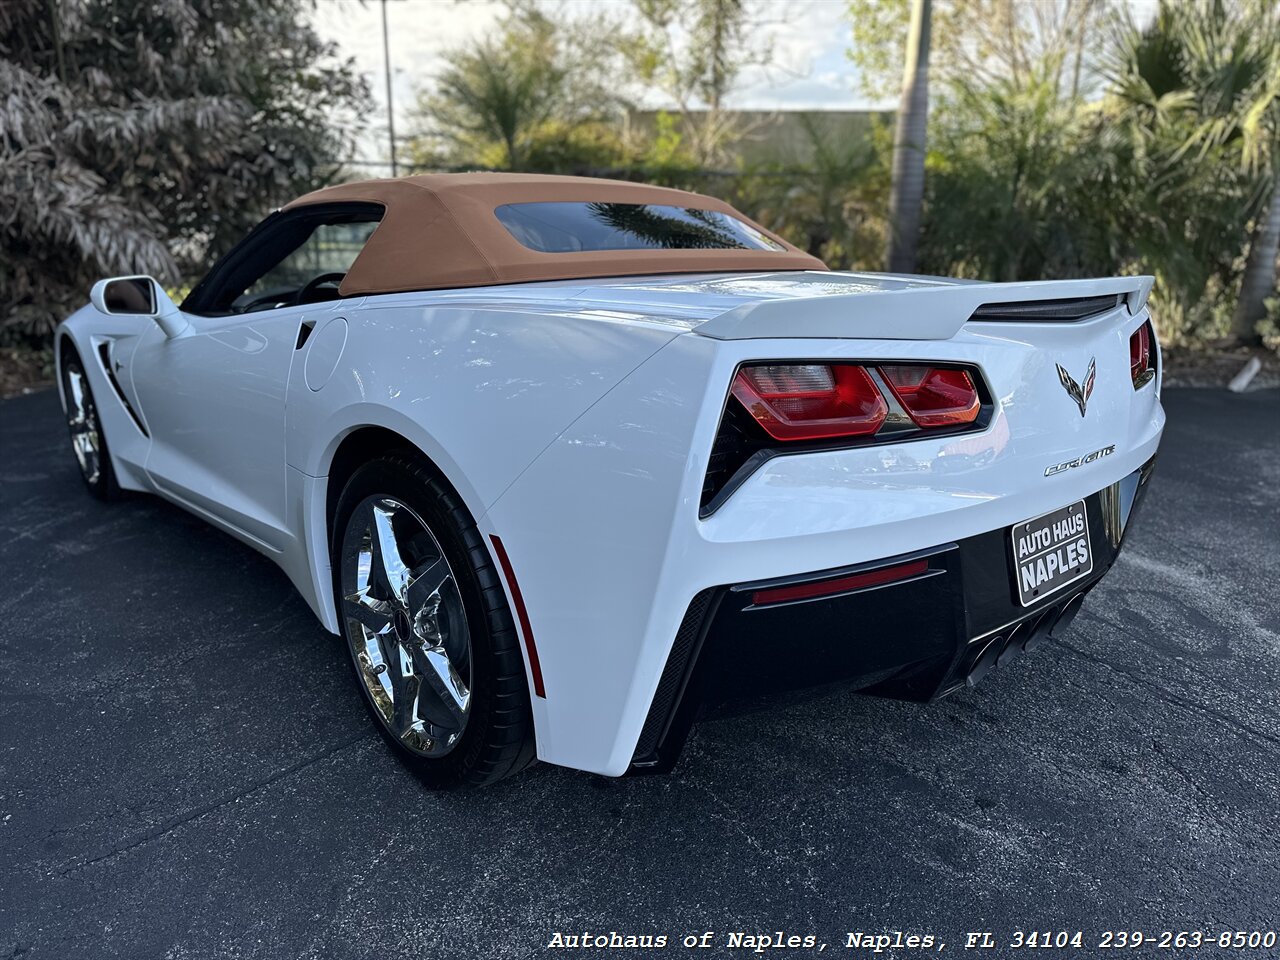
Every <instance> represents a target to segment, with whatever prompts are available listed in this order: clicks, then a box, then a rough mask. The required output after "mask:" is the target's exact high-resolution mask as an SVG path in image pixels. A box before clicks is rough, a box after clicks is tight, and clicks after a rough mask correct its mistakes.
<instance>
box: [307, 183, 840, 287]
mask: <svg viewBox="0 0 1280 960" xmlns="http://www.w3.org/2000/svg"><path fill="white" fill-rule="evenodd" d="M540 201H543V202H547V201H561V202H566V201H567V202H572V201H577V202H589V203H636V204H667V205H671V206H679V207H688V208H691V209H695V210H715V211H719V212H721V213H726V214H730V215H732V216H735V217H737V218H738V219H740V220H742V221H744V222H745V223H748V224H751V226H753V227H755V228H756V229H757V230H759V231H760V232H761V233H763V234H765V235H766V236H768V237H770V238H771V239H773V240H775V241H777V242H778V243H779V244H781V245H782V247H783V249H782V250H713V249H677V250H671V249H644V250H584V251H575V252H568V253H542V252H539V251H536V250H530V249H529V248H528V247H526V246H524V245H523V244H522V243H520V242H519V241H518V240H516V238H515V237H513V236H512V235H511V234H510V233H509V232H508V231H507V229H506V227H504V226H503V225H502V223H501V222H500V221H499V220H498V218H497V216H496V215H495V214H494V210H495V209H496V208H498V207H500V206H502V205H503V204H508V203H537V202H540ZM342 202H348V203H377V204H381V205H382V207H383V208H384V210H385V213H384V214H383V217H382V221H381V222H380V223H379V224H378V226H377V228H376V229H375V230H374V231H373V235H372V236H371V237H370V238H369V242H368V243H366V244H365V246H364V249H363V250H361V251H360V254H359V256H357V257H356V259H355V262H354V263H353V264H352V265H351V269H350V270H349V271H348V272H347V275H346V277H345V278H344V279H343V281H342V285H341V287H340V288H339V292H340V293H341V294H342V295H343V296H351V295H357V294H373V293H394V292H397V291H404V290H438V289H444V288H450V287H477V286H488V285H493V284H500V283H521V282H526V281H532V280H573V279H578V278H583V277H619V276H637V275H641V274H651V273H714V272H720V271H757V270H826V269H827V267H826V264H824V263H823V262H822V261H821V260H819V259H817V258H816V257H811V256H809V254H807V253H805V252H803V251H802V250H799V249H797V248H796V247H794V246H792V245H791V244H789V243H787V242H786V241H785V240H783V239H782V238H781V237H779V236H778V235H777V234H775V233H773V232H771V231H769V230H766V229H764V227H761V226H760V225H759V224H757V223H752V221H750V220H748V219H747V218H746V217H744V216H743V215H742V214H741V213H739V212H738V211H737V210H734V209H733V207H731V206H729V205H728V204H727V203H725V202H723V201H721V200H716V199H715V198H713V197H706V196H703V195H702V194H698V193H689V192H687V191H684V190H672V189H668V188H666V187H653V186H649V185H647V184H642V183H628V182H626V181H622V180H599V179H595V178H592V177H554V176H544V175H538V174H520V173H446V174H428V175H423V176H415V177H400V178H398V179H394V180H364V181H361V182H358V183H343V184H338V185H336V186H332V187H325V188H324V189H323V190H316V191H315V192H313V193H308V194H306V195H304V196H302V197H299V198H298V199H297V200H295V201H293V203H291V204H289V205H288V206H287V207H286V208H285V209H286V210H292V209H295V208H297V207H301V206H305V205H308V204H313V203H342Z"/></svg>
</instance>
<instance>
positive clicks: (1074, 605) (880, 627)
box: [629, 458, 1155, 774]
mask: <svg viewBox="0 0 1280 960" xmlns="http://www.w3.org/2000/svg"><path fill="white" fill-rule="evenodd" d="M1154 462H1155V461H1154V458H1152V460H1149V461H1148V462H1147V463H1145V464H1144V465H1143V466H1142V467H1141V468H1140V469H1139V470H1136V471H1134V472H1133V473H1132V474H1130V475H1129V476H1126V477H1124V478H1122V479H1121V480H1120V481H1119V482H1117V483H1114V484H1111V485H1110V486H1108V487H1105V488H1103V489H1102V490H1099V491H1097V492H1096V493H1093V494H1091V495H1090V496H1088V497H1087V498H1086V509H1087V512H1088V524H1089V533H1090V540H1091V542H1092V545H1093V555H1094V567H1093V570H1092V572H1091V573H1090V574H1089V575H1088V576H1087V577H1085V578H1083V579H1081V580H1079V581H1077V582H1075V583H1072V584H1070V585H1069V586H1067V587H1065V588H1063V589H1062V590H1060V591H1059V592H1057V593H1054V594H1052V595H1050V596H1048V597H1045V598H1044V599H1043V600H1040V601H1038V602H1036V603H1034V604H1032V605H1031V606H1029V607H1023V606H1022V605H1021V604H1020V603H1019V599H1018V595H1017V589H1016V587H1015V586H1014V569H1013V568H1014V564H1013V561H1012V557H1011V553H1010V549H1009V543H1010V530H1009V528H1008V527H1004V528H1000V529H996V530H991V531H988V532H986V533H982V534H979V535H977V536H972V537H968V538H965V539H962V540H959V541H957V542H954V543H946V544H940V545H938V546H936V547H932V548H929V549H926V550H920V551H915V552H913V553H909V554H903V555H899V556H894V557H886V558H884V559H881V560H876V561H873V562H870V563H863V564H858V565H856V566H852V567H847V568H841V569H835V570H830V569H829V570H821V571H815V572H813V573H811V574H806V575H803V576H798V577H789V578H785V579H781V580H768V581H758V582H752V583H743V584H729V585H723V586H717V587H712V588H709V589H707V590H703V591H701V592H700V593H698V594H697V596H695V597H694V598H693V601H692V602H691V603H690V604H689V607H688V610H687V611H686V613H685V616H684V620H683V621H682V623H681V625H680V629H679V631H678V633H677V635H676V639H675V642H674V644H673V645H672V648H671V652H670V654H669V656H668V658H667V663H666V665H665V667H664V669H663V672H662V676H661V679H660V681H659V683H658V688H657V691H656V693H655V695H654V698H653V701H652V703H651V705H650V708H649V712H648V714H647V716H646V719H645V723H644V727H643V729H642V731H641V734H640V739H639V742H638V744H637V746H636V750H635V753H634V755H633V757H632V762H631V766H630V769H629V772H630V773H633V774H643V773H662V772H666V771H669V770H670V769H671V768H672V767H673V766H674V764H675V762H676V760H677V759H678V758H679V755H680V751H681V749H682V748H683V746H684V742H685V739H686V737H687V735H688V732H689V729H690V727H691V726H692V724H693V723H694V722H695V720H696V719H697V718H698V717H699V716H700V715H702V714H704V713H706V712H708V711H714V710H717V709H723V708H725V707H732V708H741V707H743V706H746V707H748V708H750V707H760V706H763V705H765V704H768V703H770V702H772V701H775V700H776V699H777V698H779V697H780V696H785V695H787V694H789V693H794V692H795V691H801V690H813V689H822V688H827V687H830V686H833V685H838V686H844V687H847V688H851V689H860V690H863V691H864V692H867V693H872V694H876V695H880V696H888V697H895V698H899V699H907V700H916V701H929V700H933V699H936V698H938V697H942V696H946V695H947V694H949V693H952V692H954V691H955V690H958V689H960V688H962V687H964V686H966V685H969V686H971V685H973V684H974V683H976V682H977V681H978V680H979V679H981V677H982V676H983V675H985V674H986V673H987V672H989V671H990V670H991V669H992V668H993V667H996V666H1002V665H1004V664H1006V663H1007V662H1008V661H1009V660H1011V659H1013V658H1014V657H1016V656H1017V655H1018V654H1020V653H1022V652H1024V651H1027V650H1031V649H1033V648H1034V647H1035V646H1037V645H1038V644H1040V643H1041V642H1043V640H1044V639H1045V638H1046V637H1049V636H1052V635H1057V634H1058V633H1060V632H1061V631H1062V630H1064V629H1065V628H1066V627H1067V626H1068V625H1069V624H1070V622H1071V620H1072V619H1073V618H1074V617H1075V615H1076V613H1077V612H1078V611H1079V609H1080V606H1081V603H1082V601H1083V599H1084V596H1085V594H1087V593H1088V592H1089V591H1090V590H1091V589H1093V587H1094V586H1095V585H1096V584H1097V583H1098V581H1099V580H1100V579H1101V578H1102V576H1103V575H1104V574H1105V573H1106V572H1107V570H1109V569H1110V567H1111V565H1112V563H1113V562H1114V561H1115V558H1116V556H1117V555H1118V554H1119V551H1120V547H1121V544H1122V541H1123V538H1124V533H1125V531H1126V529H1127V528H1128V526H1129V524H1130V523H1131V522H1132V520H1133V515H1134V512H1135V511H1136V509H1137V506H1138V504H1139V503H1140V502H1141V499H1142V496H1143V494H1144V493H1145V490H1146V484H1147V480H1148V478H1149V476H1150V474H1151V470H1152V468H1153V465H1154ZM887 567H903V568H904V569H906V570H908V571H910V573H909V575H907V576H905V577H904V578H902V579H897V580H895V581H894V582H891V583H887V584H883V585H872V586H864V587H855V588H853V589H851V590H849V591H848V592H844V593H839V594H836V595H827V596H822V597H818V598H814V599H800V600H795V601H791V602H785V603H773V604H768V605H761V604H757V603H755V602H754V595H755V594H756V593H757V592H758V591H761V590H777V589H778V588H782V587H788V586H796V585H800V584H805V583H809V582H812V581H826V580H830V579H832V578H836V577H854V578H856V575H857V574H860V573H865V572H867V571H871V570H881V569H884V568H887Z"/></svg>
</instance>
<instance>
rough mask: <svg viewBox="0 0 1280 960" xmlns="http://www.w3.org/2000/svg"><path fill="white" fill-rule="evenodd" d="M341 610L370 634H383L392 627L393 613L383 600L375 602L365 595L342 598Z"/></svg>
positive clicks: (359, 594) (389, 605) (358, 594)
mask: <svg viewBox="0 0 1280 960" xmlns="http://www.w3.org/2000/svg"><path fill="white" fill-rule="evenodd" d="M342 609H343V611H344V612H345V613H346V615H347V616H348V617H350V618H351V619H352V620H355V621H357V622H358V623H359V624H360V625H361V626H363V627H364V628H365V629H366V630H368V631H369V632H370V633H383V632H384V631H386V630H389V629H390V628H391V627H392V619H393V617H394V611H393V610H392V607H391V604H389V603H387V601H385V600H375V599H373V597H371V596H369V595H368V594H367V593H357V594H352V595H351V596H349V597H344V598H343V604H342Z"/></svg>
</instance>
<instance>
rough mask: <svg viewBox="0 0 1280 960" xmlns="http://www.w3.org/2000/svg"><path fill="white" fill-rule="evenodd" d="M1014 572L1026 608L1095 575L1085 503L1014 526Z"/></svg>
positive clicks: (1020, 597) (1078, 503) (1075, 504)
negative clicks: (1084, 578) (1069, 585)
mask: <svg viewBox="0 0 1280 960" xmlns="http://www.w3.org/2000/svg"><path fill="white" fill-rule="evenodd" d="M1012 537H1013V568H1014V570H1015V571H1016V573H1015V574H1014V579H1015V580H1016V581H1017V583H1018V599H1019V600H1020V601H1021V602H1022V605H1023V606H1024V607H1029V606H1031V605H1032V604H1033V603H1035V602H1037V601H1039V600H1042V599H1044V598H1045V597H1047V596H1049V594H1051V593H1056V592H1057V591H1059V590H1061V589H1062V588H1063V587H1065V586H1067V585H1068V584H1072V583H1075V582H1076V581H1077V580H1079V579H1080V578H1081V577H1086V576H1088V575H1089V574H1090V573H1091V572H1092V571H1093V548H1092V547H1091V546H1090V544H1089V515H1088V513H1087V512H1086V511H1085V506H1084V501H1083V500H1079V501H1077V502H1076V503H1073V504H1071V505H1070V506H1069V507H1063V508H1062V509H1060V510H1054V511H1053V512H1052V513H1046V514H1045V515H1044V516H1041V517H1036V518H1035V519H1033V520H1025V521H1023V522H1022V523H1019V524H1017V525H1016V526H1014V528H1013V530H1012Z"/></svg>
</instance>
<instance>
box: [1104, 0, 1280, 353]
mask: <svg viewBox="0 0 1280 960" xmlns="http://www.w3.org/2000/svg"><path fill="white" fill-rule="evenodd" d="M1127 34H1128V35H1127V37H1123V38H1122V42H1121V44H1120V58H1119V63H1118V64H1117V65H1116V66H1115V68H1114V69H1113V73H1112V81H1113V91H1114V92H1115V93H1116V94H1117V95H1118V96H1119V97H1120V98H1121V99H1122V100H1124V101H1126V102H1127V103H1128V105H1129V111H1128V113H1129V122H1130V123H1131V125H1132V127H1133V129H1134V130H1135V131H1137V132H1139V134H1140V135H1142V136H1144V137H1147V138H1153V139H1157V140H1159V139H1164V140H1165V141H1166V142H1167V143H1168V146H1169V149H1168V158H1169V160H1170V165H1169V172H1170V174H1171V175H1172V176H1173V177H1174V178H1175V179H1178V180H1181V181H1183V184H1182V186H1183V192H1184V193H1185V194H1187V195H1190V194H1192V193H1195V192H1197V191H1202V190H1204V189H1206V187H1208V186H1212V185H1213V184H1212V183H1211V181H1217V183H1218V184H1219V185H1224V186H1225V187H1226V188H1227V190H1226V191H1225V193H1224V194H1223V198H1224V199H1230V200H1232V201H1233V202H1230V203H1228V205H1227V209H1224V210H1223V211H1221V213H1220V214H1219V216H1215V217H1210V218H1209V220H1200V221H1198V222H1197V223H1195V224H1194V225H1192V226H1190V227H1189V229H1188V234H1190V233H1191V232H1192V231H1194V232H1195V233H1196V234H1199V235H1200V238H1201V239H1207V240H1216V239H1218V238H1214V237H1212V236H1210V235H1211V234H1212V233H1213V232H1214V226H1215V222H1216V221H1218V220H1219V218H1220V217H1225V218H1227V219H1229V220H1230V221H1231V222H1232V223H1233V227H1232V229H1233V230H1234V235H1233V236H1231V235H1228V236H1227V237H1225V238H1222V239H1225V240H1226V243H1225V244H1217V243H1216V242H1215V243H1212V244H1211V245H1212V246H1214V247H1216V248H1217V249H1218V252H1219V254H1220V255H1221V256H1222V257H1223V258H1224V259H1225V260H1226V261H1227V262H1231V261H1235V259H1236V258H1237V257H1238V255H1239V253H1240V252H1241V251H1244V250H1247V258H1246V263H1245V269H1244V273H1243V275H1239V274H1237V273H1236V270H1237V269H1238V268H1236V267H1235V266H1234V265H1233V266H1231V267H1230V268H1229V269H1228V270H1227V271H1226V272H1227V273H1228V274H1229V275H1230V276H1232V277H1234V276H1240V296H1239V299H1238V300H1237V303H1236V307H1235V310H1234V312H1233V317H1232V324H1231V332H1232V334H1233V336H1234V337H1235V338H1236V339H1238V340H1240V341H1242V342H1256V341H1257V339H1258V332H1257V324H1258V321H1259V320H1260V319H1262V317H1263V316H1264V314H1265V307H1264V304H1263V301H1264V300H1265V299H1266V297H1267V296H1269V295H1270V293H1271V291H1272V290H1274V289H1275V285H1276V253H1277V247H1278V246H1280V189H1277V184H1278V183H1280V16H1278V15H1277V8H1276V7H1275V6H1274V5H1273V4H1272V3H1271V2H1270V0H1237V2H1234V3H1228V2H1226V0H1212V2H1206V3H1185V4H1184V3H1173V2H1169V0H1164V2H1162V3H1161V5H1160V10H1159V12H1158V14H1157V16H1156V18H1155V20H1154V21H1153V22H1152V23H1151V24H1150V26H1148V27H1147V28H1146V29H1145V30H1138V29H1137V28H1135V27H1133V26H1132V25H1130V28H1129V30H1128V32H1127ZM1170 132H1174V134H1175V135H1174V137H1173V138H1172V142H1169V141H1170V138H1169V136H1168V135H1169V133H1170ZM1144 152H1146V153H1148V154H1149V153H1150V151H1149V150H1146V151H1144ZM1214 164H1217V165H1218V167H1217V171H1216V172H1215V171H1214ZM1232 181H1234V183H1233V182H1232ZM1232 194H1235V196H1232ZM1250 223H1252V226H1250ZM1171 242H1172V241H1171Z"/></svg>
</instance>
